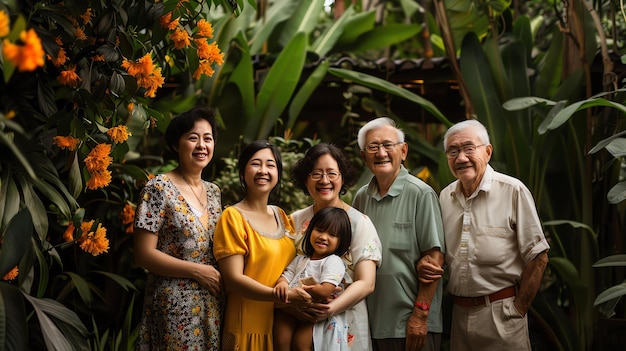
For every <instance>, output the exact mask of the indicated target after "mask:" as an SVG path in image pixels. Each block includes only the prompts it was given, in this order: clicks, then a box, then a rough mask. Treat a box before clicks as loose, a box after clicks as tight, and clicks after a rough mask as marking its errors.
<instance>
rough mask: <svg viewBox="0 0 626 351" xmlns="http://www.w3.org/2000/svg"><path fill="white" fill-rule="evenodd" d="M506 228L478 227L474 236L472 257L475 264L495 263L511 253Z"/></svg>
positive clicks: (508, 231) (500, 261)
mask: <svg viewBox="0 0 626 351" xmlns="http://www.w3.org/2000/svg"><path fill="white" fill-rule="evenodd" d="M509 233H511V234H512V231H510V230H508V229H507V228H494V227H479V228H478V232H477V233H476V236H475V238H474V240H475V242H474V259H475V261H476V263H477V264H484V265H496V264H499V263H502V262H504V260H505V259H506V257H507V255H511V251H510V250H509V249H508V247H509V241H510V240H509V238H508V236H509Z"/></svg>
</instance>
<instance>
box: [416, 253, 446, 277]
mask: <svg viewBox="0 0 626 351" xmlns="http://www.w3.org/2000/svg"><path fill="white" fill-rule="evenodd" d="M442 274H443V268H441V266H439V265H438V264H437V263H436V262H435V261H434V260H433V259H432V258H431V257H430V256H429V255H424V257H422V258H420V260H419V261H417V275H418V278H419V280H420V282H422V283H424V284H430V283H432V282H434V281H437V280H439V279H441V277H442Z"/></svg>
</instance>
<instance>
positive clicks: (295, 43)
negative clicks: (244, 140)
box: [245, 32, 307, 142]
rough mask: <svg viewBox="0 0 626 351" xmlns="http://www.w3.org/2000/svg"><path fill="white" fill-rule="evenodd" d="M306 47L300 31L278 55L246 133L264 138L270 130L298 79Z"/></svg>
mask: <svg viewBox="0 0 626 351" xmlns="http://www.w3.org/2000/svg"><path fill="white" fill-rule="evenodd" d="M306 47H307V36H306V34H305V33H303V32H300V33H298V34H296V36H294V37H293V39H292V41H291V42H290V43H289V44H288V45H287V46H286V47H285V49H284V50H283V51H282V52H281V53H280V55H278V58H277V59H276V61H275V62H274V64H273V65H272V67H271V68H270V70H269V71H268V73H267V76H266V77H265V79H264V80H263V83H262V85H261V88H260V90H259V93H258V95H257V103H256V110H255V113H254V119H253V120H252V121H250V122H251V123H249V124H248V126H247V128H246V133H245V134H246V135H250V134H251V133H252V132H254V131H256V139H264V138H266V137H267V135H268V134H269V133H270V131H271V130H272V127H273V126H274V125H275V124H276V121H277V120H278V118H279V117H280V115H281V114H282V113H283V111H284V110H285V108H286V107H287V104H288V103H289V100H290V99H291V97H292V95H293V92H294V90H295V88H296V86H297V84H298V82H299V80H300V75H301V74H302V67H303V66H304V59H305V56H306ZM248 142H249V140H248Z"/></svg>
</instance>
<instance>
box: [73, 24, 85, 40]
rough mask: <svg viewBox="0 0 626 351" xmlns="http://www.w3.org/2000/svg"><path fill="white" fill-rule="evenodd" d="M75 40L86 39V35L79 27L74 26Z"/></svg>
mask: <svg viewBox="0 0 626 351" xmlns="http://www.w3.org/2000/svg"><path fill="white" fill-rule="evenodd" d="M75 29H76V40H87V35H86V34H85V31H84V30H83V29H82V28H80V27H76V28H75Z"/></svg>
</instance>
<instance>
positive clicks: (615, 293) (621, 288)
mask: <svg viewBox="0 0 626 351" xmlns="http://www.w3.org/2000/svg"><path fill="white" fill-rule="evenodd" d="M624 295H626V282H623V283H621V284H618V285H614V286H612V287H610V288H608V289H606V290H604V291H603V292H601V293H600V295H598V297H596V300H595V301H594V303H593V305H594V306H598V305H600V304H602V303H605V302H607V301H610V300H613V299H617V298H621V297H622V296H624Z"/></svg>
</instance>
